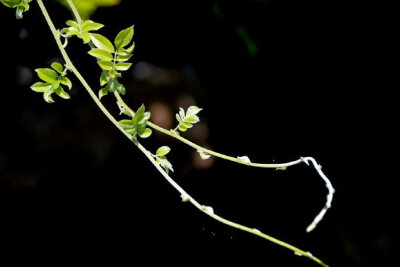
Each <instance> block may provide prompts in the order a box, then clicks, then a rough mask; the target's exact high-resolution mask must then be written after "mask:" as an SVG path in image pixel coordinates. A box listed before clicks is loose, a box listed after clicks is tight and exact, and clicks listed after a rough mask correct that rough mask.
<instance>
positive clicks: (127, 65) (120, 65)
mask: <svg viewBox="0 0 400 267" xmlns="http://www.w3.org/2000/svg"><path fill="white" fill-rule="evenodd" d="M131 66H132V63H117V64H115V67H116V68H117V70H120V71H125V70H128V69H129V68H130V67H131Z"/></svg>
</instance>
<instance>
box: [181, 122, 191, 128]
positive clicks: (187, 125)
mask: <svg viewBox="0 0 400 267" xmlns="http://www.w3.org/2000/svg"><path fill="white" fill-rule="evenodd" d="M182 125H183V126H185V128H188V129H190V128H192V127H193V125H192V124H191V123H188V122H185V121H184V122H182Z"/></svg>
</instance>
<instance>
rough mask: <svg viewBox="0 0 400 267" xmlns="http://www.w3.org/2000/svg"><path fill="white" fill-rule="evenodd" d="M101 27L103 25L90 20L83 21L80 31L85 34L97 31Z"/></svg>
mask: <svg viewBox="0 0 400 267" xmlns="http://www.w3.org/2000/svg"><path fill="white" fill-rule="evenodd" d="M103 27H104V25H103V24H101V23H97V22H94V21H91V20H85V21H84V22H82V31H85V32H90V31H97V30H100V29H101V28H103Z"/></svg>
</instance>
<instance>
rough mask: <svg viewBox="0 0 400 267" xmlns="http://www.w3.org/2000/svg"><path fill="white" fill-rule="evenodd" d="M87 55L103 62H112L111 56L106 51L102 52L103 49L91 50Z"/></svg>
mask: <svg viewBox="0 0 400 267" xmlns="http://www.w3.org/2000/svg"><path fill="white" fill-rule="evenodd" d="M88 53H89V55H91V56H94V57H96V58H98V59H100V60H103V61H112V60H113V56H112V54H111V53H109V52H107V51H104V50H103V49H99V48H93V49H92V50H90V51H89V52H88Z"/></svg>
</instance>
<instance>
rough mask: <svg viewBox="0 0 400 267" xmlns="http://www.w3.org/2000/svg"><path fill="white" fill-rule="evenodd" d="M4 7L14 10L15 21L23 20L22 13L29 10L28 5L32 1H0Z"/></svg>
mask: <svg viewBox="0 0 400 267" xmlns="http://www.w3.org/2000/svg"><path fill="white" fill-rule="evenodd" d="M0 2H1V3H2V4H3V5H5V6H6V7H11V8H15V9H16V10H15V17H16V18H17V19H22V18H23V13H24V12H26V11H28V10H29V3H30V2H32V0H0Z"/></svg>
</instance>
